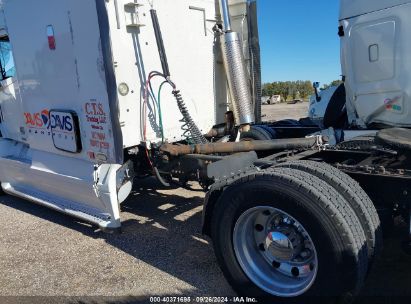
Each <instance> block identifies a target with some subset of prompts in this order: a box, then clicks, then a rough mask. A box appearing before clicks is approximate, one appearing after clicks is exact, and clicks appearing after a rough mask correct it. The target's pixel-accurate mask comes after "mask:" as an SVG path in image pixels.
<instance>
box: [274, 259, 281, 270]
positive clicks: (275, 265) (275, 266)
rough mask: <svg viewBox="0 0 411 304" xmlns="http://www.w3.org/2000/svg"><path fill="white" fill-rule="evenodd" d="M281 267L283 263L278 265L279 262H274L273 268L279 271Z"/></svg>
mask: <svg viewBox="0 0 411 304" xmlns="http://www.w3.org/2000/svg"><path fill="white" fill-rule="evenodd" d="M280 266H281V263H278V262H277V261H273V267H274V268H276V269H278V268H280Z"/></svg>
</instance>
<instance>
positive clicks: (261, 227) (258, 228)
mask: <svg viewBox="0 0 411 304" xmlns="http://www.w3.org/2000/svg"><path fill="white" fill-rule="evenodd" d="M255 230H257V231H258V232H261V231H263V230H264V227H263V225H260V224H257V225H255Z"/></svg>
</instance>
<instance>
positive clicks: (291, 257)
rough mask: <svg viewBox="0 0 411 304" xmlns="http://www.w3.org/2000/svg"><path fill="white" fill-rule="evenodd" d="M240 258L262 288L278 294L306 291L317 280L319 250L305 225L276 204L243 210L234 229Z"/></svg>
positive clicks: (287, 294)
mask: <svg viewBox="0 0 411 304" xmlns="http://www.w3.org/2000/svg"><path fill="white" fill-rule="evenodd" d="M233 244H234V251H235V254H236V257H237V260H238V262H239V264H240V266H241V268H242V269H243V271H244V272H245V273H246V275H247V276H248V277H249V278H250V280H251V281H252V282H253V283H254V284H256V285H257V286H258V287H259V288H261V289H262V290H264V291H266V292H268V293H270V294H272V295H275V296H279V297H295V296H299V295H301V294H304V293H305V292H306V291H307V290H308V289H310V287H311V286H312V284H313V283H314V281H315V278H316V275H317V270H318V259H317V252H316V249H315V246H314V243H313V241H312V239H311V237H310V235H309V234H308V232H307V231H306V230H305V229H304V227H303V226H302V225H301V224H300V223H299V222H298V221H297V220H296V219H294V218H293V217H292V216H290V215H289V214H287V213H285V212H284V211H281V210H279V209H276V208H273V207H263V206H261V207H256V208H252V209H249V210H247V211H246V212H244V213H243V214H242V215H241V216H240V217H239V219H238V221H237V223H236V225H235V227H234V232H233Z"/></svg>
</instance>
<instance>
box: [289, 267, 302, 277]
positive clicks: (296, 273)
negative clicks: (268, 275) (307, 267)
mask: <svg viewBox="0 0 411 304" xmlns="http://www.w3.org/2000/svg"><path fill="white" fill-rule="evenodd" d="M291 274H292V275H293V276H295V277H298V276H299V275H300V270H299V269H298V268H297V267H293V268H292V269H291Z"/></svg>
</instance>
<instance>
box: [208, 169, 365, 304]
mask: <svg viewBox="0 0 411 304" xmlns="http://www.w3.org/2000/svg"><path fill="white" fill-rule="evenodd" d="M260 206H262V208H263V209H264V208H275V210H281V212H284V213H286V214H288V215H290V217H292V218H293V219H295V220H296V221H298V222H299V223H301V225H302V226H303V230H304V229H305V230H306V231H307V233H308V235H309V238H307V239H306V240H308V239H310V240H312V241H313V244H314V248H315V249H314V250H312V251H315V252H316V253H317V255H316V256H317V257H318V259H317V260H318V265H317V266H318V267H316V266H315V265H314V267H313V268H312V269H316V270H315V271H317V273H316V276H315V277H314V280H313V281H312V282H311V284H312V285H307V286H306V287H305V288H306V289H304V290H302V291H300V292H299V293H298V292H295V293H294V294H288V295H287V294H282V293H281V292H280V291H278V290H275V288H274V289H273V290H269V289H267V288H263V287H264V286H263V285H261V284H258V283H257V281H258V280H255V279H254V280H253V279H252V278H251V277H252V276H251V275H249V273H248V272H247V269H252V268H247V267H245V266H244V265H245V263H244V259H241V258H239V257H241V255H239V252H241V249H237V251H236V249H235V248H242V247H247V244H246V243H244V246H242V247H238V246H237V247H236V245H235V244H236V243H238V242H236V240H237V234H236V231H237V230H238V229H242V228H241V227H247V225H239V223H241V219H242V218H244V215H247V213H248V212H250V211H253V210H255V209H256V208H260ZM257 210H259V209H257ZM239 227H240V228H239ZM251 227H254V226H251ZM256 227H257V226H256ZM252 229H253V228H252ZM305 230H304V231H305ZM255 234H256V232H255V231H254V235H255ZM240 235H241V234H240ZM211 236H212V240H213V246H214V251H215V253H216V257H217V260H218V262H219V265H220V267H221V269H222V271H223V273H224V275H225V277H226V278H227V280H228V282H229V283H230V284H231V286H232V287H233V289H234V290H235V291H236V292H237V293H239V294H240V295H243V296H248V297H255V298H257V299H259V300H263V301H278V303H283V302H296V303H306V302H307V301H309V300H310V299H313V297H315V298H314V301H315V302H316V303H318V302H321V301H322V300H324V301H327V302H328V301H329V300H330V298H332V299H334V300H343V299H346V298H347V297H349V298H351V297H352V296H353V295H356V294H358V292H359V291H360V289H361V287H362V285H363V282H364V279H365V275H366V272H367V264H368V259H367V248H366V239H365V235H364V232H363V231H362V229H361V226H360V223H359V221H358V218H357V217H356V215H355V213H354V211H353V210H352V209H351V207H350V206H348V205H347V204H346V203H345V200H344V199H343V197H342V196H341V195H340V194H339V193H338V192H337V191H336V190H335V189H334V188H332V187H331V186H330V185H328V184H327V183H326V182H324V181H322V180H320V179H319V178H318V177H316V176H314V175H311V174H308V173H306V172H302V171H299V170H294V169H288V168H274V169H268V170H265V171H260V172H255V173H250V174H248V175H246V176H244V177H242V178H240V179H239V180H237V181H236V182H235V183H233V184H231V185H229V186H228V187H227V188H226V189H225V190H224V191H223V193H222V194H221V196H220V198H219V199H218V201H217V203H216V206H215V209H214V213H213V217H212V220H211ZM247 237H248V234H247ZM293 240H294V239H293ZM305 242H306V241H304V244H305ZM304 246H305V245H304ZM256 248H259V247H258V246H257V245H256ZM256 248H253V249H252V250H254V251H257V249H256ZM304 250H305V248H304ZM250 256H251V255H250ZM260 260H261V259H260ZM257 261H258V259H256V260H255V264H253V265H257ZM241 265H243V266H241ZM273 265H274V262H273ZM280 265H281V264H280ZM275 267H277V265H276V266H275ZM261 269H265V268H261ZM273 269H274V268H273ZM259 270H260V269H259ZM310 270H311V264H310ZM311 271H314V270H311ZM266 277H269V278H273V277H274V276H273V277H272V276H271V275H270V276H266ZM280 279H281V276H280ZM271 280H274V279H271ZM278 286H281V285H278ZM278 289H279V290H281V287H278ZM286 290H291V289H286ZM319 296H321V298H318V297H319Z"/></svg>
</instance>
